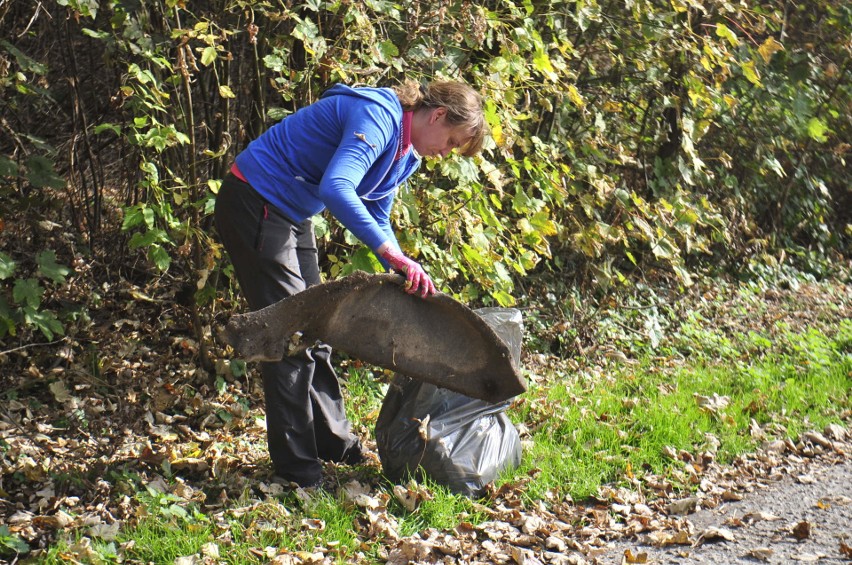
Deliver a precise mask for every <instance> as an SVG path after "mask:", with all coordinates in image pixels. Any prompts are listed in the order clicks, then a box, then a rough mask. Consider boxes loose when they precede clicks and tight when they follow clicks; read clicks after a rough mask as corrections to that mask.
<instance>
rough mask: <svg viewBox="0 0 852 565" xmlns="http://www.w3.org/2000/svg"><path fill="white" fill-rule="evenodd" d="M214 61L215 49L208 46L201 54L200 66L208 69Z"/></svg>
mask: <svg viewBox="0 0 852 565" xmlns="http://www.w3.org/2000/svg"><path fill="white" fill-rule="evenodd" d="M215 60H216V48H215V47H213V46H212V45H208V46H207V47H205V48H204V50H203V51H202V52H201V64H202V65H204V66H205V67H209V66H210V64H211V63H213V61H215Z"/></svg>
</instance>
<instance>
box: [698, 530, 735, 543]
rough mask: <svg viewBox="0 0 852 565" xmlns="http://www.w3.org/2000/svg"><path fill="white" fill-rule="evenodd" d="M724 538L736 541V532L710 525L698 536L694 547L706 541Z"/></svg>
mask: <svg viewBox="0 0 852 565" xmlns="http://www.w3.org/2000/svg"><path fill="white" fill-rule="evenodd" d="M720 539H721V540H724V541H734V534H733V532H731V530H726V529H725V528H716V527H713V526H711V527H709V528H707V529H706V530H704V531H703V532H701V535H700V536H698V539H697V540H695V543H694V544H693V547H698V546H699V545H701V544H702V543H704V542H708V541H715V540H720Z"/></svg>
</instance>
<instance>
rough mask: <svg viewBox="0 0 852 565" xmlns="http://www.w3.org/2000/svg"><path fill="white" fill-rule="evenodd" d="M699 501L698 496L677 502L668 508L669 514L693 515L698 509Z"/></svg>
mask: <svg viewBox="0 0 852 565" xmlns="http://www.w3.org/2000/svg"><path fill="white" fill-rule="evenodd" d="M698 502H699V499H698V497H696V496H690V497H689V498H684V499H683V500H677V501H675V502H672V503H671V504H669V505H668V506H666V513H668V514H691V513H692V512H695V509H696V508H697V507H698Z"/></svg>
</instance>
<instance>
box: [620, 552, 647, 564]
mask: <svg viewBox="0 0 852 565" xmlns="http://www.w3.org/2000/svg"><path fill="white" fill-rule="evenodd" d="M621 562H622V563H647V562H648V554H647V553H645V552H644V551H643V552H640V553H636V554H634V553H633V552H632V551H630V550H629V549H625V550H624V556H623V557H622V558H621Z"/></svg>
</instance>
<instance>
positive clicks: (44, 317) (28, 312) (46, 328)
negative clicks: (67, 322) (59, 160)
mask: <svg viewBox="0 0 852 565" xmlns="http://www.w3.org/2000/svg"><path fill="white" fill-rule="evenodd" d="M24 322H25V323H27V324H29V325H31V326H35V327H37V328H38V329H39V330H40V331H41V333H42V334H43V335H44V337H46V338H47V339H48V340H52V339H53V336H54V335H62V334H64V333H65V328H63V327H62V323H61V322H60V321H59V320H58V319H56V316H55V315H54V314H53V312H50V311H48V310H36V309H35V308H33V307H30V306H25V307H24Z"/></svg>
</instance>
